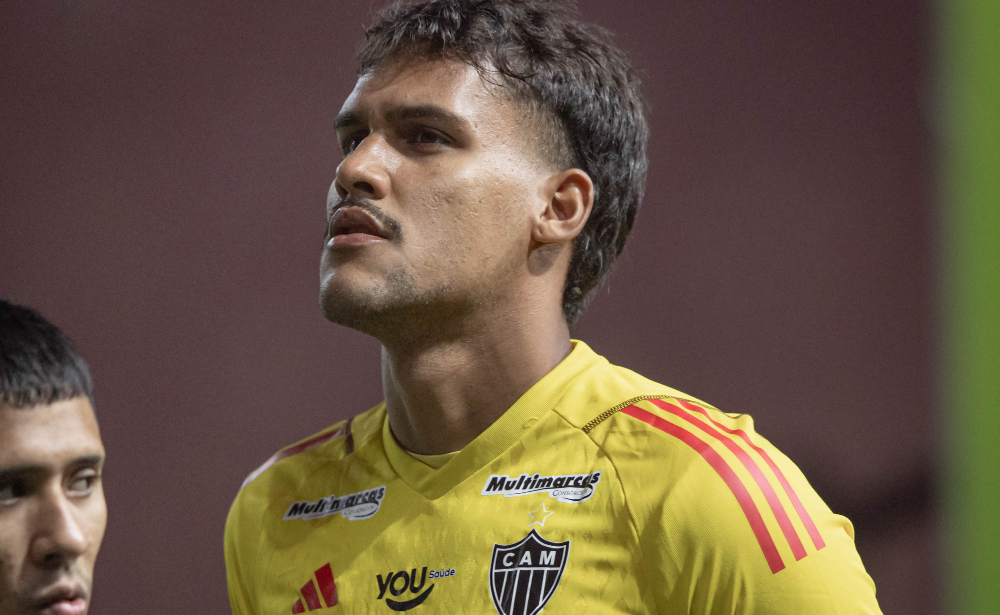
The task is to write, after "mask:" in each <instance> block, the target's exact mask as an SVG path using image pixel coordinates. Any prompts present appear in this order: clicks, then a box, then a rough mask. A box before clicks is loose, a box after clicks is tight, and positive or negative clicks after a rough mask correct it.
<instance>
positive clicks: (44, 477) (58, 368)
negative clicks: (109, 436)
mask: <svg viewBox="0 0 1000 615" xmlns="http://www.w3.org/2000/svg"><path fill="white" fill-rule="evenodd" d="M92 388H93V387H92V385H91V380H90V372H89V371H88V369H87V364H86V363H85V362H84V361H83V359H82V358H80V356H79V355H78V354H77V353H76V351H75V350H74V349H73V346H72V345H71V344H70V341H69V340H68V339H67V338H66V337H65V336H64V335H63V334H62V332H60V331H59V329H57V328H56V327H54V326H53V325H52V324H50V323H49V322H47V321H46V320H45V319H44V318H42V317H41V316H40V315H39V314H38V313H37V312H35V311H34V310H31V309H29V308H26V307H22V306H19V305H15V304H12V303H9V302H7V301H4V300H2V299H0V615H84V614H85V613H86V612H87V610H88V607H89V604H90V593H91V585H92V578H93V574H94V561H95V560H96V559H97V551H98V550H99V549H100V547H101V539H102V538H103V537H104V527H105V524H106V522H107V516H108V514H107V507H106V505H105V502H104V491H103V489H102V487H101V468H102V466H103V465H104V446H103V445H102V444H101V435H100V433H99V431H98V429H97V419H96V418H95V417H94V410H93V405H92V402H91V400H92V398H93V390H92Z"/></svg>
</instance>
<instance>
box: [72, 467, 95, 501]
mask: <svg viewBox="0 0 1000 615" xmlns="http://www.w3.org/2000/svg"><path fill="white" fill-rule="evenodd" d="M97 478H98V477H97V472H95V471H93V470H85V471H84V472H81V473H80V474H77V475H76V476H74V477H73V478H72V481H71V482H70V484H69V488H68V491H69V492H70V493H71V494H74V495H86V494H88V493H90V492H91V491H92V490H93V489H94V483H96V482H97Z"/></svg>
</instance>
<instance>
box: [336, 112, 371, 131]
mask: <svg viewBox="0 0 1000 615" xmlns="http://www.w3.org/2000/svg"><path fill="white" fill-rule="evenodd" d="M363 123H364V121H363V120H362V118H361V116H360V115H358V114H357V113H355V112H354V111H344V112H343V113H340V114H339V115H337V119H336V121H335V122H334V123H333V128H334V130H340V129H341V128H344V127H345V126H357V125H358V124H363Z"/></svg>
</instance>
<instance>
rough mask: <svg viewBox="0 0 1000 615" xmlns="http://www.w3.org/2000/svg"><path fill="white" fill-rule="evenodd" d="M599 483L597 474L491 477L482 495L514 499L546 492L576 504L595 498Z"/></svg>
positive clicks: (568, 502) (550, 495) (502, 475)
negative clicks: (591, 497) (593, 496)
mask: <svg viewBox="0 0 1000 615" xmlns="http://www.w3.org/2000/svg"><path fill="white" fill-rule="evenodd" d="M600 480H601V473H600V472H590V473H589V474H561V475H556V476H541V475H539V474H535V475H530V474H522V475H521V476H519V477H517V478H511V477H509V476H507V475H506V474H500V475H497V474H494V475H492V476H490V477H489V478H488V479H486V484H485V485H484V486H483V492H482V495H500V494H503V496H504V497H505V498H516V497H518V496H521V495H529V494H531V493H539V492H542V491H547V492H548V493H549V497H550V498H555V499H557V500H559V501H560V502H565V503H566V504H578V503H580V502H583V501H585V500H589V499H590V496H592V495H594V490H595V489H596V488H597V483H598V482H600Z"/></svg>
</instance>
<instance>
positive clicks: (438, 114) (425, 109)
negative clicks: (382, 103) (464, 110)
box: [385, 105, 469, 128]
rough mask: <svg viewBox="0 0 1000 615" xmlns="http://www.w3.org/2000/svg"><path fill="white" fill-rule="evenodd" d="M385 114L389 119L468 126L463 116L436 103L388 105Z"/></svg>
mask: <svg viewBox="0 0 1000 615" xmlns="http://www.w3.org/2000/svg"><path fill="white" fill-rule="evenodd" d="M385 115H386V117H388V118H389V119H391V120H395V121H401V120H438V121H442V122H448V123H450V124H455V125H457V126H459V127H462V128H465V127H467V126H469V122H468V121H467V120H466V119H465V118H463V117H461V116H459V115H457V114H455V113H452V112H451V111H448V110H447V109H444V108H442V107H438V106H436V105H406V106H398V107H390V108H389V109H387V110H386V112H385Z"/></svg>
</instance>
